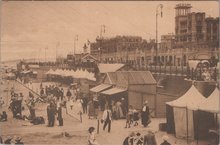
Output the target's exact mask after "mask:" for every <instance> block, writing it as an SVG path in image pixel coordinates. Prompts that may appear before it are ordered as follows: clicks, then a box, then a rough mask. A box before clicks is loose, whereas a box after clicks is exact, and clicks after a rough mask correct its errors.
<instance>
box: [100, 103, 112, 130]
mask: <svg viewBox="0 0 220 145" xmlns="http://www.w3.org/2000/svg"><path fill="white" fill-rule="evenodd" d="M111 121H112V112H111V110H110V108H109V106H107V107H106V108H105V111H104V112H103V116H102V122H104V125H103V130H105V128H106V126H107V125H108V132H110V131H111Z"/></svg>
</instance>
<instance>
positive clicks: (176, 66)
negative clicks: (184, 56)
mask: <svg viewBox="0 0 220 145" xmlns="http://www.w3.org/2000/svg"><path fill="white" fill-rule="evenodd" d="M177 73H178V72H177V66H176V76H177Z"/></svg>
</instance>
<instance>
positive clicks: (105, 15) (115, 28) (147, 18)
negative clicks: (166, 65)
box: [1, 1, 219, 60]
mask: <svg viewBox="0 0 220 145" xmlns="http://www.w3.org/2000/svg"><path fill="white" fill-rule="evenodd" d="M160 3H161V4H163V18H159V19H158V21H159V25H158V31H159V35H161V34H167V33H174V29H175V23H174V22H175V21H174V17H175V10H174V7H175V5H176V4H178V3H180V2H171V1H169V2H165V1H161V2H158V1H157V2H155V1H149V2H147V1H145V2H144V1H137V2H135V1H119V2H113V1H101V2H95V1H91V2H87V1H75V2H73V1H47V2H46V1H20V2H19V1H17V2H16V1H9V2H2V1H1V60H12V59H22V58H35V59H39V58H44V57H45V48H48V49H47V50H46V56H47V57H48V58H55V56H56V47H58V49H57V50H58V51H57V54H58V55H62V56H64V55H66V54H67V53H70V52H73V48H74V37H75V35H78V42H77V46H76V47H77V50H76V52H80V51H82V46H83V44H84V43H85V42H87V40H90V41H91V42H94V41H95V38H96V37H97V36H98V35H99V34H100V27H101V25H103V24H104V25H105V26H106V33H105V34H104V36H105V37H112V36H115V35H135V36H141V37H143V38H144V39H147V40H149V39H150V38H151V39H154V38H155V29H156V28H155V19H156V18H155V13H156V7H157V5H158V4H160ZM187 3H190V4H191V5H192V6H193V8H192V12H198V11H200V12H206V17H208V16H212V17H217V16H219V4H218V1H211V2H207V1H198V2H187ZM58 43H59V45H57V44H58Z"/></svg>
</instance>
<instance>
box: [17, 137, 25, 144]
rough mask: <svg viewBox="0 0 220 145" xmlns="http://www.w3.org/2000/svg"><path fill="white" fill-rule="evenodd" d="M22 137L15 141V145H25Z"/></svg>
mask: <svg viewBox="0 0 220 145" xmlns="http://www.w3.org/2000/svg"><path fill="white" fill-rule="evenodd" d="M21 139H22V138H21V137H17V138H16V139H15V144H19V145H23V144H24V143H23V142H21Z"/></svg>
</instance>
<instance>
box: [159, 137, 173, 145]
mask: <svg viewBox="0 0 220 145" xmlns="http://www.w3.org/2000/svg"><path fill="white" fill-rule="evenodd" d="M162 139H163V142H162V143H161V144H160V145H171V144H170V143H169V142H168V139H169V137H168V136H167V135H163V136H162Z"/></svg>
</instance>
